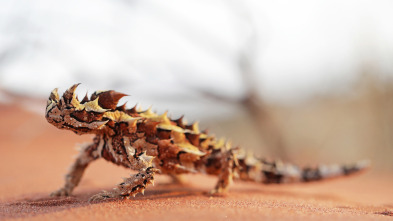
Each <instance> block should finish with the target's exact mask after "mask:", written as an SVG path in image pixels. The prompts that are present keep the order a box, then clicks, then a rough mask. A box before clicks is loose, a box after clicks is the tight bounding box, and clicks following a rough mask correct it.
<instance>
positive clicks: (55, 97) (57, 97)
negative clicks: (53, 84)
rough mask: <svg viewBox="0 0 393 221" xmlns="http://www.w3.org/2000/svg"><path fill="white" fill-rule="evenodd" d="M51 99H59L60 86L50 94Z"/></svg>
mask: <svg viewBox="0 0 393 221" xmlns="http://www.w3.org/2000/svg"><path fill="white" fill-rule="evenodd" d="M49 99H50V100H53V101H56V102H57V101H59V99H60V98H59V93H58V88H55V89H53V91H52V92H51V93H50V95H49Z"/></svg>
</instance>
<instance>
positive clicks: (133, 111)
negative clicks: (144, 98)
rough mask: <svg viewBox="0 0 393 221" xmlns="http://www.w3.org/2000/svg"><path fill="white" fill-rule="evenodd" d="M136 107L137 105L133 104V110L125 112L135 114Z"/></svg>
mask: <svg viewBox="0 0 393 221" xmlns="http://www.w3.org/2000/svg"><path fill="white" fill-rule="evenodd" d="M136 106H137V104H135V106H134V107H133V108H131V109H128V110H127V112H128V113H130V114H136V113H138V111H137V107H136Z"/></svg>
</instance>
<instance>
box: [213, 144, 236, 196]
mask: <svg viewBox="0 0 393 221" xmlns="http://www.w3.org/2000/svg"><path fill="white" fill-rule="evenodd" d="M235 150H236V149H230V150H221V157H220V164H221V168H220V171H219V174H218V181H217V184H216V186H215V187H214V189H213V190H211V191H210V194H223V193H226V192H227V191H228V188H229V186H230V185H231V184H232V182H233V176H234V170H235V167H236V165H237V160H236V156H235V153H234V152H235Z"/></svg>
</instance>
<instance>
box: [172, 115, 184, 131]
mask: <svg viewBox="0 0 393 221" xmlns="http://www.w3.org/2000/svg"><path fill="white" fill-rule="evenodd" d="M183 118H184V115H182V116H181V117H180V118H179V119H177V120H174V122H175V123H176V125H177V126H178V127H181V128H183V129H184V128H185V125H184V123H183Z"/></svg>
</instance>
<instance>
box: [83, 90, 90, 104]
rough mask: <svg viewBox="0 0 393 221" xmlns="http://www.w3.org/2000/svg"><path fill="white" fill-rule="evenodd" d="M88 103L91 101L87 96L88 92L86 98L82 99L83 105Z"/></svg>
mask: <svg viewBox="0 0 393 221" xmlns="http://www.w3.org/2000/svg"><path fill="white" fill-rule="evenodd" d="M88 101H89V97H88V96H87V92H86V95H85V97H84V98H83V99H82V101H81V104H84V103H86V102H88Z"/></svg>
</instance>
